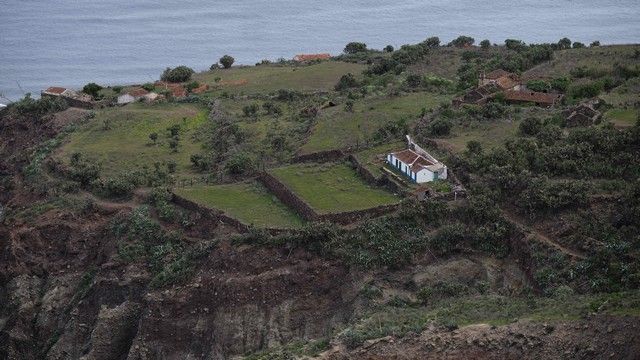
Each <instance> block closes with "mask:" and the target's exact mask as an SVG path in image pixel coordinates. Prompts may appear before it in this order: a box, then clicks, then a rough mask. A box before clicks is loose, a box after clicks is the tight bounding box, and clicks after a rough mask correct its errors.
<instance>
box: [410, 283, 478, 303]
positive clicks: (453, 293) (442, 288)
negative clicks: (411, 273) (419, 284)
mask: <svg viewBox="0 0 640 360" xmlns="http://www.w3.org/2000/svg"><path fill="white" fill-rule="evenodd" d="M468 293H469V287H468V286H466V285H464V284H460V283H452V282H445V281H438V282H437V283H435V284H434V285H433V286H432V287H424V288H422V289H420V290H419V291H418V293H417V294H416V297H417V298H418V300H419V301H420V302H421V303H422V304H423V305H429V304H430V303H431V302H433V301H436V300H439V299H445V298H450V297H458V296H461V295H464V294H468Z"/></svg>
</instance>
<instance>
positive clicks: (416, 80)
mask: <svg viewBox="0 0 640 360" xmlns="http://www.w3.org/2000/svg"><path fill="white" fill-rule="evenodd" d="M405 83H406V84H407V86H408V87H412V88H417V87H420V86H422V76H421V75H419V74H409V75H408V76H407V78H406V79H405Z"/></svg>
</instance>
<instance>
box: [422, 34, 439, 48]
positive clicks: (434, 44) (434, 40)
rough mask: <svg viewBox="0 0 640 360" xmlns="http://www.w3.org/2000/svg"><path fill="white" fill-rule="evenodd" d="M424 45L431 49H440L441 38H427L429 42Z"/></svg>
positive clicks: (426, 41)
mask: <svg viewBox="0 0 640 360" xmlns="http://www.w3.org/2000/svg"><path fill="white" fill-rule="evenodd" d="M423 44H424V45H425V46H426V47H430V48H434V47H438V46H440V38H439V37H437V36H432V37H430V38H427V40H425V41H424V42H423Z"/></svg>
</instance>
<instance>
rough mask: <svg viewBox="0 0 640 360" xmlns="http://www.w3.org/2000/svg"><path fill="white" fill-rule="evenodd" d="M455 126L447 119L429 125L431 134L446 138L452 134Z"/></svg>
mask: <svg viewBox="0 0 640 360" xmlns="http://www.w3.org/2000/svg"><path fill="white" fill-rule="evenodd" d="M451 127H453V124H452V123H451V121H449V120H446V119H438V120H435V121H433V122H432V123H431V124H429V134H431V135H433V136H446V135H449V134H450V133H451Z"/></svg>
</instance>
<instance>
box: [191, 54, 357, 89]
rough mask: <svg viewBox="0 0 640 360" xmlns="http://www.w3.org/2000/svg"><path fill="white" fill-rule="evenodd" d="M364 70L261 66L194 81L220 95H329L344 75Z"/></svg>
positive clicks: (333, 65)
mask: <svg viewBox="0 0 640 360" xmlns="http://www.w3.org/2000/svg"><path fill="white" fill-rule="evenodd" d="M364 68H365V66H364V65H360V64H353V63H346V62H339V61H325V62H322V63H319V64H315V65H309V66H297V67H291V66H277V65H260V66H252V67H235V68H231V69H218V70H213V71H207V72H203V73H200V74H196V75H195V76H194V80H196V81H198V82H201V83H205V84H209V85H210V86H211V87H213V88H214V89H216V90H217V91H228V92H236V93H237V92H244V93H268V92H272V91H276V90H279V89H291V90H298V91H305V92H306V91H327V90H333V87H334V86H335V85H336V83H337V82H338V80H339V79H340V77H341V76H342V75H344V74H346V73H349V72H350V73H353V74H354V75H359V74H360V73H362V70H364ZM218 78H219V79H218ZM216 79H218V81H216Z"/></svg>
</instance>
